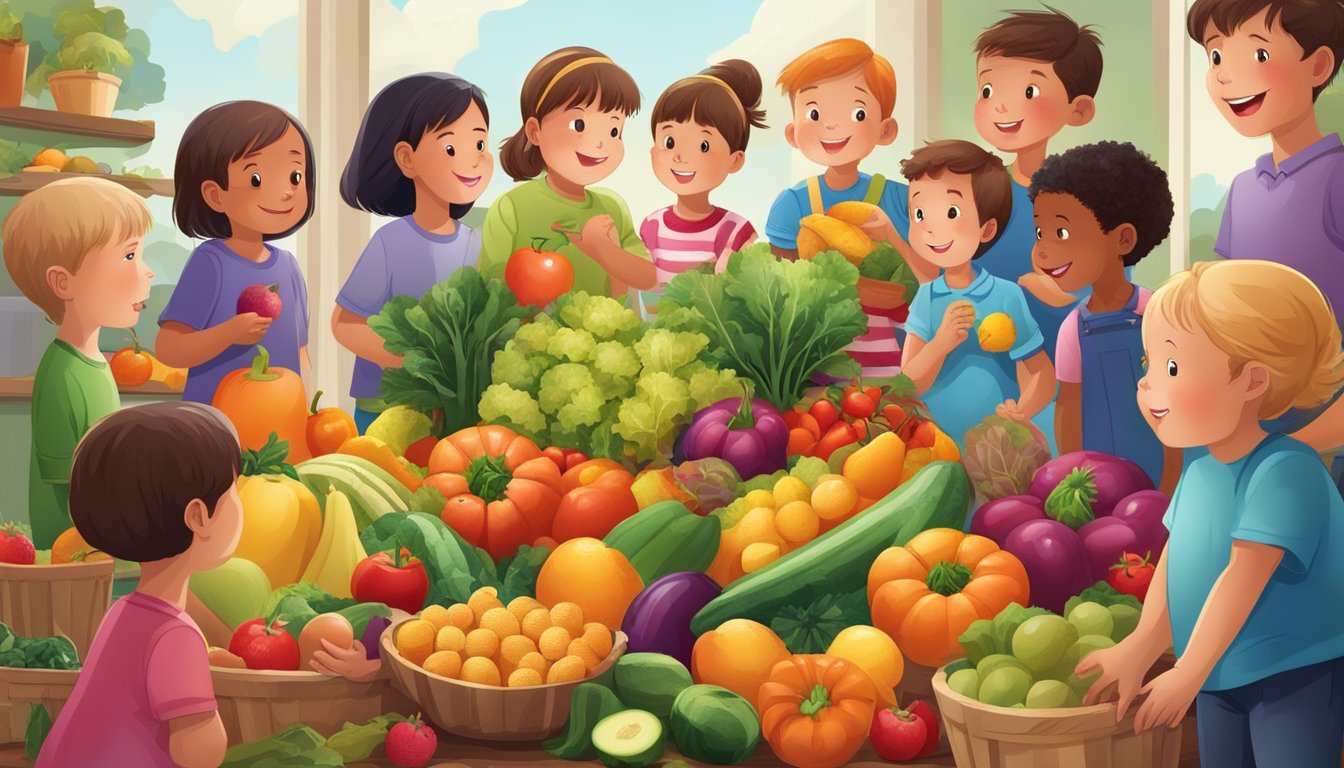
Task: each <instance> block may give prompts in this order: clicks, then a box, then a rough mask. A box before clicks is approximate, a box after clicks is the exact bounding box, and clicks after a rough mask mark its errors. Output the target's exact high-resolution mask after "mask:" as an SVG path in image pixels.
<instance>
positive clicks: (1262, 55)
mask: <svg viewBox="0 0 1344 768" xmlns="http://www.w3.org/2000/svg"><path fill="white" fill-rule="evenodd" d="M1255 60H1256V61H1258V62H1260V63H1261V64H1264V63H1265V62H1266V61H1269V51H1266V50H1265V49H1264V48H1256V49H1255Z"/></svg>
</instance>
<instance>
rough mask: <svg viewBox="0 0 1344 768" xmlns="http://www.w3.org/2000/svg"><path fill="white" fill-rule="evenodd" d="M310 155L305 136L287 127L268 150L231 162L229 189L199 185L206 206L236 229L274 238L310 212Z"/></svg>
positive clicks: (263, 148)
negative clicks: (305, 144) (225, 217)
mask: <svg viewBox="0 0 1344 768" xmlns="http://www.w3.org/2000/svg"><path fill="white" fill-rule="evenodd" d="M307 176H308V154H307V152H305V151H304V146H303V137H301V136H300V135H299V132H298V131H297V130H296V129H295V128H294V126H292V125H291V126H289V128H288V129H286V130H285V132H284V133H283V134H281V135H280V138H279V139H277V140H276V141H275V143H273V144H271V145H270V146H266V147H261V148H260V149H255V150H253V151H252V152H249V153H248V154H246V155H243V156H242V157H240V158H238V159H237V160H235V161H233V162H232V163H229V174H228V183H229V185H228V189H224V188H222V187H221V186H220V185H219V184H218V183H216V182H214V181H207V182H205V183H203V184H202V185H201V194H202V196H203V197H204V198H205V202H206V205H209V206H210V207H211V208H212V209H214V210H216V211H218V212H220V213H222V214H224V215H225V216H228V217H229V224H230V226H231V228H232V229H233V231H234V233H235V234H237V233H238V232H239V231H240V230H246V231H249V232H256V233H260V234H261V235H263V236H265V235H274V234H279V233H281V232H288V231H289V230H291V229H293V228H294V227H296V226H298V224H299V222H300V221H302V220H303V216H304V214H305V213H306V212H307V211H308V186H307V182H306V181H305V180H304V179H306V178H307Z"/></svg>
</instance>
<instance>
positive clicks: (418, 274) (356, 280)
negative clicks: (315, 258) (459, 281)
mask: <svg viewBox="0 0 1344 768" xmlns="http://www.w3.org/2000/svg"><path fill="white" fill-rule="evenodd" d="M480 252H481V235H480V233H479V232H477V231H476V230H474V229H471V228H470V227H466V226H463V225H462V223H461V222H458V225H457V229H456V230H454V231H453V233H452V234H451V235H436V234H434V233H432V232H427V231H426V230H424V229H422V228H421V227H420V225H418V224H416V223H415V219H413V218H411V217H410V216H403V217H402V218H400V219H397V220H396V221H393V222H391V223H389V224H386V225H384V226H383V227H382V228H381V229H379V230H378V231H377V232H375V233H373V237H372V238H370V239H369V244H368V245H367V246H365V247H364V253H362V254H360V257H359V261H357V262H355V268H354V269H353V270H351V271H350V277H348V278H346V280H345V285H344V286H342V287H341V292H340V293H339V294H337V296H336V303H337V304H338V305H340V306H342V307H344V308H345V309H348V310H350V311H351V312H354V313H355V314H356V315H359V316H360V317H372V316H373V315H376V314H378V311H379V310H381V309H382V308H383V305H384V304H386V303H387V302H389V301H391V300H392V297H393V296H410V297H411V298H414V299H419V298H420V297H422V296H424V295H425V292H426V291H428V290H429V288H430V286H432V285H434V284H435V283H441V282H443V281H444V280H447V279H448V278H449V277H451V276H452V274H453V273H454V272H456V271H457V270H459V269H461V268H462V267H470V266H475V264H476V257H477V255H478V254H480ZM382 380H383V369H382V368H380V367H379V366H378V365H377V364H376V363H373V362H370V361H368V360H365V359H364V358H362V357H357V358H355V374H354V377H353V379H352V380H351V382H350V396H351V397H381V396H382V395H381V394H380V393H379V391H378V385H379V383H380V382H381V381H382Z"/></svg>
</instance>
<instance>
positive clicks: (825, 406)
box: [808, 397, 840, 434]
mask: <svg viewBox="0 0 1344 768" xmlns="http://www.w3.org/2000/svg"><path fill="white" fill-rule="evenodd" d="M808 414H810V415H811V416H812V418H814V419H816V421H817V433H818V434H822V433H824V432H826V430H828V429H830V428H831V426H832V425H834V424H835V422H836V420H838V419H839V418H840V411H839V410H837V409H836V407H835V403H833V402H831V401H830V400H827V399H826V398H824V397H823V398H821V399H820V400H818V401H817V402H815V403H813V404H812V407H811V408H810V409H808Z"/></svg>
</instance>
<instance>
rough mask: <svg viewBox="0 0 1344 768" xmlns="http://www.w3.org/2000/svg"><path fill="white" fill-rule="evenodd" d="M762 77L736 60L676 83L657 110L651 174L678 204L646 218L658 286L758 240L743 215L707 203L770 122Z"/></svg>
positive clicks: (719, 264)
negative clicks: (764, 106) (749, 141)
mask: <svg viewBox="0 0 1344 768" xmlns="http://www.w3.org/2000/svg"><path fill="white" fill-rule="evenodd" d="M760 102H761V75H760V73H759V72H757V71H756V67H753V66H752V65H751V64H749V63H747V62H745V61H742V60H741V59H732V60H729V61H724V62H721V63H719V64H715V65H714V66H712V67H710V68H708V69H706V70H704V71H702V72H701V73H700V74H698V75H692V76H690V77H685V78H682V79H681V80H678V81H677V82H675V83H673V84H672V85H671V86H670V87H668V89H667V90H666V91H663V95H662V96H660V97H658V103H657V104H656V105H655V106H654V108H653V117H652V119H651V121H650V125H651V127H652V130H653V150H652V152H651V155H652V158H653V173H654V175H655V176H657V177H658V181H660V182H662V184H663V186H664V187H667V188H668V189H669V190H671V191H672V192H673V193H674V194H675V195H676V196H677V202H676V203H675V204H673V205H669V206H668V207H666V208H662V209H660V210H657V211H654V212H653V213H651V214H649V216H648V218H646V219H644V223H643V224H642V225H641V226H640V228H639V236H640V238H641V239H643V241H644V244H645V245H646V246H648V248H649V252H650V254H652V256H653V265H654V267H655V268H656V269H657V271H658V285H659V286H660V287H661V286H664V285H666V284H667V283H669V282H670V281H671V280H672V278H673V277H676V275H677V274H678V273H680V272H685V271H686V270H688V269H692V268H694V267H698V266H700V265H702V264H713V265H714V269H715V271H718V272H722V271H723V268H724V267H726V266H727V265H728V254H730V253H732V252H734V251H738V250H741V249H742V248H745V247H746V246H747V245H750V244H751V243H752V242H754V241H755V240H756V230H755V229H754V228H753V227H752V226H751V222H749V221H747V220H746V218H744V217H743V216H741V215H739V214H736V213H733V212H732V211H729V210H726V209H724V208H719V207H717V206H715V205H713V204H712V203H710V202H709V195H710V193H711V192H713V191H714V190H715V189H718V187H719V186H720V185H721V184H723V182H724V181H725V180H727V178H728V176H729V174H732V173H736V172H737V171H739V170H741V169H742V165H743V164H744V162H745V161H746V149H747V138H748V137H749V136H750V134H751V129H752V127H753V126H754V127H756V128H764V127H766V126H765V112H764V111H763V110H761V109H760Z"/></svg>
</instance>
